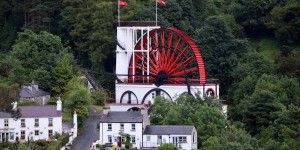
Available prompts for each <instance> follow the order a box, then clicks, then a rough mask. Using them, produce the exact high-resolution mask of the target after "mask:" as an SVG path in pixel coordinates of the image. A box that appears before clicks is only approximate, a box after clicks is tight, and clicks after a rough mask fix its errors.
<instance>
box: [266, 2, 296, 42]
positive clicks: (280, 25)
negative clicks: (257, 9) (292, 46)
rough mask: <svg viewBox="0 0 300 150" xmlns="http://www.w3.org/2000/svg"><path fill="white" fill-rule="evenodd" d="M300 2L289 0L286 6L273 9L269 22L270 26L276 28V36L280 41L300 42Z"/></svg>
mask: <svg viewBox="0 0 300 150" xmlns="http://www.w3.org/2000/svg"><path fill="white" fill-rule="evenodd" d="M299 21H300V2H299V1H298V0H288V1H287V3H286V5H284V6H276V7H274V8H273V9H272V11H271V13H270V17H269V19H268V22H267V23H266V24H267V26H268V27H269V28H272V29H275V37H276V38H277V39H278V40H279V41H280V42H285V43H295V42H299V41H300V38H299V36H298V35H299V34H300V29H299Z"/></svg>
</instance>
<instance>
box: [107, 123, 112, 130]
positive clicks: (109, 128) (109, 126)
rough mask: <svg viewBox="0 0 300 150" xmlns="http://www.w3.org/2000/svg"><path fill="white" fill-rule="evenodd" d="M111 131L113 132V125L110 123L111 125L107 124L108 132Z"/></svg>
mask: <svg viewBox="0 0 300 150" xmlns="http://www.w3.org/2000/svg"><path fill="white" fill-rule="evenodd" d="M111 130H112V124H111V123H109V124H107V131H111Z"/></svg>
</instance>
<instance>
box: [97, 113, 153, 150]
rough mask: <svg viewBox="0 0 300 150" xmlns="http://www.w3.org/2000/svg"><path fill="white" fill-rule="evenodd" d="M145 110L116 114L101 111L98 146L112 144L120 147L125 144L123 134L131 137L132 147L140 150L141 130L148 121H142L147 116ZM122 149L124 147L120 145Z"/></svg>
mask: <svg viewBox="0 0 300 150" xmlns="http://www.w3.org/2000/svg"><path fill="white" fill-rule="evenodd" d="M144 113H147V111H146V110H145V109H142V110H141V111H127V112H120V111H119V112H117V111H109V108H104V109H103V115H102V116H101V120H100V135H99V141H100V144H105V143H112V144H115V145H118V143H119V146H120V143H122V142H125V140H126V139H125V136H124V135H125V134H129V135H130V137H131V143H132V146H133V147H136V148H138V149H139V148H140V147H141V145H140V144H141V143H142V134H143V129H144V127H145V126H146V125H148V124H149V121H148V119H147V118H146V119H143V118H144V117H143V116H148V115H147V114H145V115H143V114H144ZM122 146H123V147H124V145H122Z"/></svg>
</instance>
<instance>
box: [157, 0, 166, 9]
mask: <svg viewBox="0 0 300 150" xmlns="http://www.w3.org/2000/svg"><path fill="white" fill-rule="evenodd" d="M156 2H157V3H160V4H162V5H163V6H164V7H166V5H167V4H166V2H164V1H163V0H156Z"/></svg>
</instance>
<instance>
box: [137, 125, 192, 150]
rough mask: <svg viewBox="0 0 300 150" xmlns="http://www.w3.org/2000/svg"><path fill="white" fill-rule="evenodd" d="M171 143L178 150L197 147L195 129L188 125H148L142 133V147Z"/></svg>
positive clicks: (188, 149) (189, 149) (190, 149)
mask: <svg viewBox="0 0 300 150" xmlns="http://www.w3.org/2000/svg"><path fill="white" fill-rule="evenodd" d="M163 143H173V144H174V145H175V146H176V147H177V148H178V149H180V150H195V149H197V131H196V129H195V127H194V126H188V125H149V126H147V127H146V128H145V130H144V133H143V143H142V147H143V148H157V147H159V146H160V145H161V144H163Z"/></svg>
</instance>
